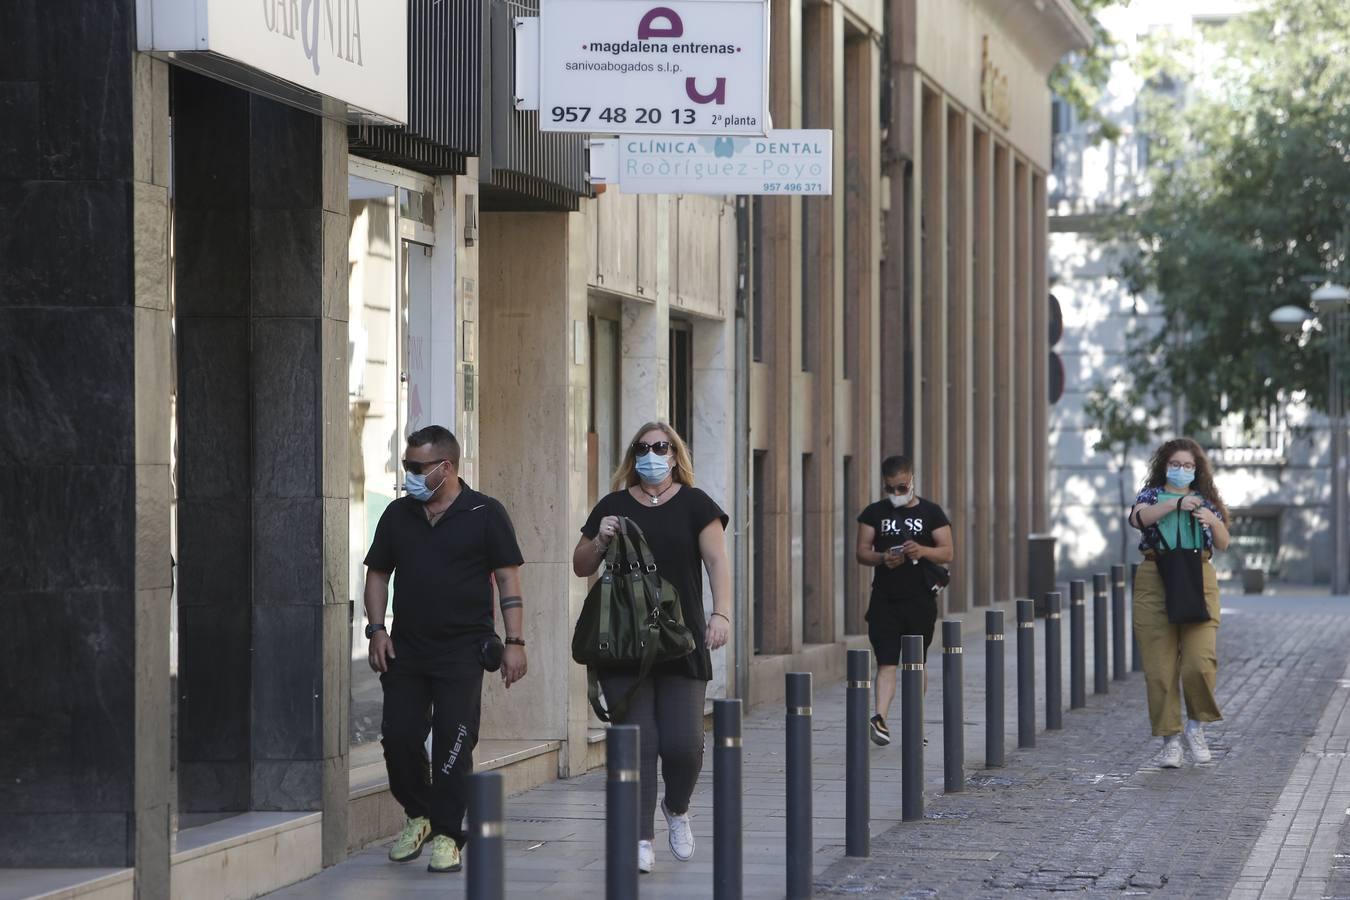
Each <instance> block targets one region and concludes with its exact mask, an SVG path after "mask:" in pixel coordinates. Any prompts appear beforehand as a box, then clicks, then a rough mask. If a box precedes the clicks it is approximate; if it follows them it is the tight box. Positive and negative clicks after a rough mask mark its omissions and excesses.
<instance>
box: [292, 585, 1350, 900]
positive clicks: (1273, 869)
mask: <svg viewBox="0 0 1350 900" xmlns="http://www.w3.org/2000/svg"><path fill="white" fill-rule="evenodd" d="M1089 599H1090V598H1089ZM1225 606H1226V609H1227V608H1230V607H1231V609H1228V611H1226V612H1225V617H1224V623H1223V627H1222V628H1221V629H1220V635H1221V638H1220V699H1221V702H1222V703H1223V705H1224V710H1225V714H1226V716H1227V719H1226V721H1225V722H1223V723H1220V724H1219V725H1218V726H1217V727H1215V728H1212V729H1211V738H1212V740H1211V743H1212V744H1213V746H1214V748H1215V761H1214V762H1213V763H1212V764H1210V765H1208V766H1205V767H1198V768H1184V769H1181V770H1179V771H1160V770H1157V769H1155V768H1153V767H1152V766H1151V765H1150V760H1151V756H1152V754H1153V753H1154V752H1155V750H1156V749H1157V744H1156V742H1155V740H1154V739H1153V738H1152V737H1150V736H1149V734H1148V726H1147V716H1146V713H1145V711H1144V691H1143V676H1142V675H1141V674H1137V673H1136V674H1132V675H1131V676H1130V677H1129V679H1128V680H1127V681H1124V682H1117V681H1112V682H1111V685H1110V688H1111V693H1110V694H1109V695H1107V696H1100V697H1098V696H1094V695H1093V694H1092V693H1091V690H1092V662H1091V650H1092V640H1091V635H1092V631H1091V627H1090V621H1089V628H1088V652H1089V660H1088V664H1087V672H1088V691H1089V694H1088V708H1087V709H1086V710H1079V711H1073V712H1066V713H1065V716H1064V724H1065V728H1064V730H1063V731H1060V732H1053V733H1047V732H1045V731H1043V730H1038V734H1037V747H1036V748H1034V749H1029V750H1016V749H1014V748H1015V745H1016V735H1017V729H1016V710H1017V705H1016V693H1015V685H1016V678H1015V665H1016V642H1015V638H1016V628H1015V622H1014V618H1015V617H1014V616H1013V615H1012V614H1011V613H1009V614H1008V616H1007V620H1008V621H1007V628H1006V633H1007V636H1008V639H1007V640H1006V641H1005V645H1006V665H1007V684H1008V693H1007V698H1006V736H1007V746H1008V753H1007V766H1006V767H1004V768H1002V769H996V770H987V771H986V770H984V769H983V768H982V766H983V752H984V733H983V725H982V722H983V718H984V698H983V684H984V672H983V662H984V653H983V644H984V641H983V630H984V629H983V619H982V617H979V618H976V619H972V620H970V621H968V622H967V625H966V627H965V644H966V652H965V653H964V654H963V659H964V664H965V678H964V684H965V691H964V702H965V718H966V722H967V728H966V736H965V743H966V764H967V765H966V767H967V772H968V773H969V775H970V788H969V790H968V791H967V792H965V793H962V794H954V795H943V794H942V726H941V702H942V691H941V683H942V682H941V664H942V653H941V651H940V645H939V644H937V643H935V646H934V648H933V650H932V652H931V654H930V657H929V664H930V665H929V668H930V673H929V675H930V691H929V695H928V698H927V710H926V725H925V728H926V730H927V734H928V736H929V740H930V746H929V748H928V753H927V758H926V760H925V764H926V766H925V783H926V796H927V818H926V819H925V821H923V822H916V823H904V824H902V823H900V822H899V818H900V787H899V784H900V782H899V761H900V753H899V747H898V745H892V746H891V747H888V748H873V749H872V752H871V761H872V816H873V818H872V834H873V844H872V849H873V855H872V857H871V858H870V859H867V860H843V859H841V857H842V854H843V833H844V829H843V825H844V823H843V815H844V799H843V798H844V782H843V778H844V770H843V750H844V729H843V706H844V704H843V696H844V690H843V686H842V684H833V685H825V684H820V683H817V685H816V692H815V697H814V703H813V707H814V712H815V716H814V721H813V735H812V738H813V763H814V780H815V784H816V791H815V795H814V798H813V803H814V812H815V820H814V827H815V839H816V854H815V860H816V864H815V872H816V890H817V894H818V895H822V896H826V895H849V894H868V895H872V896H878V897H904V896H942V897H986V896H987V897H996V896H1008V895H1009V894H1010V893H1013V892H1018V893H1027V892H1036V891H1056V892H1059V891H1084V892H1091V893H1113V894H1120V893H1121V892H1122V891H1124V892H1125V893H1126V894H1137V895H1143V894H1156V895H1157V896H1196V897H1222V896H1227V895H1228V894H1229V892H1230V890H1232V889H1234V888H1238V887H1239V884H1238V879H1239V876H1241V877H1242V881H1241V885H1240V888H1241V889H1243V890H1246V891H1249V892H1250V891H1252V890H1255V891H1256V893H1255V894H1250V893H1249V894H1248V895H1250V896H1267V897H1270V896H1282V897H1283V896H1293V895H1294V894H1293V891H1294V889H1295V888H1297V887H1298V886H1299V884H1300V882H1302V884H1303V889H1304V891H1305V892H1306V891H1312V890H1320V889H1321V888H1319V887H1318V885H1321V886H1323V887H1326V886H1329V885H1334V884H1335V883H1336V882H1335V880H1334V878H1335V876H1336V874H1337V872H1336V869H1335V865H1334V863H1335V857H1334V854H1332V855H1326V854H1324V853H1322V852H1321V851H1322V850H1323V849H1324V848H1325V846H1326V840H1327V839H1326V837H1325V836H1323V837H1322V838H1321V840H1320V842H1316V841H1312V840H1310V841H1309V842H1308V843H1307V847H1308V848H1309V852H1308V853H1307V854H1305V857H1304V858H1303V859H1302V860H1300V861H1299V862H1300V866H1299V869H1298V872H1297V874H1295V876H1294V877H1293V879H1292V880H1290V879H1289V878H1288V877H1286V876H1287V874H1288V872H1289V871H1290V869H1291V868H1292V866H1293V860H1294V853H1293V851H1294V850H1295V849H1296V848H1301V847H1303V846H1304V845H1303V843H1302V842H1301V841H1302V838H1301V835H1302V834H1303V833H1304V832H1305V830H1306V826H1305V821H1304V820H1300V819H1298V818H1297V815H1298V813H1297V810H1299V809H1302V808H1303V805H1304V804H1305V803H1307V804H1313V803H1315V800H1316V798H1317V797H1318V796H1321V794H1319V792H1320V791H1322V785H1323V784H1324V783H1325V782H1326V781H1327V779H1335V778H1336V777H1337V774H1338V773H1339V774H1341V775H1342V776H1343V775H1344V774H1350V773H1346V772H1345V771H1344V769H1345V768H1350V767H1344V768H1342V769H1338V770H1336V771H1331V770H1330V769H1328V770H1326V771H1324V772H1321V774H1319V773H1318V764H1317V763H1314V764H1313V768H1312V769H1311V770H1309V771H1308V775H1307V778H1308V780H1307V787H1308V789H1305V790H1301V791H1298V788H1297V786H1298V785H1299V784H1300V783H1301V782H1300V781H1299V777H1300V776H1299V775H1298V771H1302V770H1297V771H1296V769H1297V767H1298V766H1299V765H1300V764H1301V765H1302V766H1303V767H1304V768H1306V767H1307V766H1308V765H1309V763H1308V762H1306V761H1305V762H1302V763H1300V760H1302V759H1303V757H1304V755H1305V754H1304V750H1305V745H1309V741H1310V738H1312V739H1314V741H1315V740H1317V739H1318V738H1317V736H1318V735H1319V734H1320V732H1321V731H1323V730H1325V731H1327V735H1326V736H1325V737H1324V738H1322V739H1321V740H1322V745H1321V746H1322V748H1323V750H1322V752H1323V754H1324V755H1323V757H1321V758H1320V759H1322V760H1328V761H1329V760H1337V759H1338V758H1336V757H1330V756H1326V753H1327V752H1328V751H1331V752H1334V749H1333V748H1334V747H1335V746H1337V745H1336V744H1335V740H1338V739H1339V740H1342V743H1341V744H1340V745H1339V746H1340V747H1341V748H1342V749H1343V748H1344V741H1343V739H1341V738H1338V737H1337V736H1338V735H1340V734H1341V733H1342V732H1341V731H1338V730H1337V729H1342V730H1343V729H1344V728H1345V727H1347V725H1350V712H1344V711H1343V712H1341V713H1338V714H1337V715H1335V716H1333V719H1334V721H1333V722H1331V723H1329V724H1328V723H1327V722H1326V716H1324V712H1326V711H1327V710H1328V709H1329V708H1330V705H1329V701H1331V700H1333V699H1336V700H1338V701H1339V703H1340V704H1341V706H1342V708H1344V706H1345V704H1346V702H1347V698H1350V690H1341V689H1340V688H1339V684H1340V680H1341V679H1343V678H1346V677H1350V675H1347V674H1346V659H1347V655H1348V654H1350V615H1347V613H1350V603H1347V602H1346V601H1344V600H1339V599H1338V600H1328V599H1327V598H1325V597H1322V598H1316V597H1299V598H1296V599H1295V598H1288V599H1281V598H1275V597H1263V598H1236V599H1234V600H1230V601H1226V604H1225ZM1088 613H1089V620H1090V618H1091V603H1090V602H1089V604H1088ZM1064 625H1065V632H1066V633H1065V640H1064V648H1065V653H1066V657H1067V651H1068V635H1067V625H1068V618H1067V615H1066V617H1065V619H1064ZM1043 628H1044V623H1043V622H1041V623H1038V627H1037V631H1036V638H1037V664H1038V669H1039V667H1040V666H1041V665H1043V662H1044V652H1043V648H1044V642H1043V641H1044V638H1043ZM1068 672H1069V668H1068V665H1067V659H1066V661H1065V665H1064V674H1065V680H1066V684H1065V687H1064V699H1065V702H1066V703H1067V701H1068V685H1067V679H1068ZM1037 683H1038V685H1040V689H1039V690H1038V700H1039V702H1040V704H1041V706H1040V708H1039V709H1038V719H1037V722H1038V729H1043V727H1044V721H1045V719H1044V709H1043V701H1044V687H1043V683H1042V678H1041V676H1040V674H1039V673H1038V678H1037ZM898 715H899V706H898V702H897V705H896V707H895V708H894V710H893V716H894V717H896V718H897V722H896V724H898ZM1327 715H1331V714H1330V713H1328V714H1327ZM1319 723H1323V725H1325V726H1326V727H1325V728H1323V729H1319ZM897 733H898V729H897ZM744 753H745V756H744V773H745V791H744V793H745V796H744V809H745V829H746V831H745V836H744V848H745V888H746V891H745V896H746V897H765V898H768V897H782V896H783V883H784V882H783V873H784V866H785V859H784V846H783V845H784V831H785V827H784V824H785V823H784V818H783V780H784V768H783V767H784V756H783V732H782V710H781V708H780V707H778V706H777V705H773V706H770V707H767V708H761V709H758V710H756V711H755V712H754V713H753V714H751V715H750V716H748V717H747V719H746V722H745V751H744ZM1338 764H1339V763H1338ZM706 768H707V769H708V770H710V769H711V752H710V751H709V753H708V763H707V767H706ZM1291 777H1292V778H1293V780H1292V781H1291ZM1340 785H1341V787H1342V789H1343V788H1344V786H1345V782H1344V780H1342V781H1341V782H1340ZM711 786H712V779H711V777H710V771H705V773H704V778H703V779H702V781H701V784H700V787H699V790H698V791H697V792H696V793H695V795H694V800H693V805H692V812H693V816H694V828H695V833H696V834H697V836H698V838H699V841H700V843H699V851H698V855H697V856H696V857H695V859H694V861H692V862H690V863H683V864H681V863H678V862H676V861H675V860H674V859H673V858H672V857H671V856H670V854H669V851H668V850H667V849H666V846H665V833H664V831H665V829H664V823H663V822H662V821H661V817H660V816H659V815H658V816H657V820H658V824H657V870H656V872H655V873H654V874H652V875H650V876H644V877H643V878H642V882H641V888H642V896H643V897H649V898H663V897H671V898H673V897H680V898H701V897H708V896H711V868H712V847H711V827H712V809H711V803H712V797H711ZM1290 786H1293V789H1294V790H1296V791H1297V796H1294V795H1290V796H1288V797H1285V794H1286V790H1287V788H1289V787H1290ZM1329 796H1330V794H1327V795H1325V796H1323V800H1325V799H1327V797H1329ZM1282 798H1283V799H1282ZM1336 802H1339V800H1338V801H1336ZM1280 803H1283V806H1282V807H1281V809H1285V810H1288V809H1293V810H1295V812H1294V816H1295V819H1294V820H1293V821H1292V822H1291V823H1290V824H1289V827H1288V828H1286V829H1284V831H1283V832H1282V831H1281V830H1280V829H1279V828H1278V827H1276V826H1272V825H1270V823H1273V822H1275V821H1276V820H1275V819H1273V818H1272V817H1271V813H1272V811H1273V810H1275V809H1276V807H1277V804H1280ZM1333 805H1334V804H1333ZM1347 805H1350V804H1347ZM1308 808H1309V809H1311V808H1312V807H1311V805H1309V806H1308ZM1329 808H1330V805H1329V804H1327V803H1325V802H1323V803H1322V804H1321V806H1320V807H1318V816H1319V817H1321V816H1323V815H1325V814H1326V812H1327V810H1328V809H1329ZM507 815H508V819H509V821H508V825H507V837H508V851H507V854H508V855H507V879H508V895H509V896H511V897H535V896H536V895H538V894H540V893H541V892H547V893H548V894H550V895H551V896H553V897H557V898H573V897H585V896H588V895H591V896H599V895H601V894H602V893H603V884H604V831H603V815H604V773H603V771H600V772H593V773H591V774H588V775H586V776H583V777H580V778H575V779H570V780H568V781H562V782H556V783H553V784H549V785H545V786H543V787H540V788H537V789H535V790H532V791H529V792H527V793H526V794H523V795H521V796H519V797H515V798H511V799H509V800H508V801H507ZM1305 818H1306V816H1305ZM1328 821H1330V819H1328ZM1318 823H1319V824H1322V819H1321V818H1319V819H1318ZM1272 827H1273V828H1274V830H1273V831H1271V830H1270V829H1271V828H1272ZM1267 831H1269V832H1270V833H1269V835H1268V836H1267V835H1266V832H1267ZM1315 833H1316V832H1315ZM1325 833H1326V832H1325V831H1324V832H1322V834H1323V835H1325ZM1332 833H1333V834H1334V832H1332ZM1258 839H1260V841H1259V842H1258ZM1277 839H1278V843H1276V841H1277ZM1270 847H1274V848H1275V849H1276V851H1277V852H1276V857H1275V859H1274V860H1272V864H1271V866H1270V870H1269V872H1268V874H1267V875H1266V876H1261V875H1260V873H1259V871H1258V868H1259V863H1260V861H1261V860H1263V859H1265V858H1266V857H1265V856H1262V852H1263V851H1264V852H1265V853H1266V854H1267V855H1268V854H1269V848H1270ZM385 853H386V848H384V847H377V848H371V849H369V850H366V851H364V852H362V853H359V854H357V855H356V856H354V857H353V858H352V859H350V860H348V861H347V862H345V863H343V864H341V865H339V866H335V867H333V868H331V869H328V870H326V871H325V872H323V873H322V874H320V875H318V876H316V877H315V878H312V879H310V880H309V881H307V882H304V883H302V884H299V885H295V886H293V887H291V888H289V889H287V890H285V891H282V892H279V893H278V894H276V895H274V896H279V897H287V898H320V897H323V898H341V897H363V898H380V897H395V896H399V897H401V896H407V895H412V896H419V895H428V896H429V895H430V894H432V893H435V894H438V895H445V894H447V893H448V894H449V895H451V896H456V895H458V894H459V893H460V892H461V891H462V889H463V882H462V876H456V875H451V876H439V877H438V876H432V875H429V874H428V873H427V872H426V871H425V866H424V865H423V864H421V862H420V861H419V862H414V863H411V864H408V865H406V866H395V865H393V864H390V863H388V862H387V861H386V860H385V858H384V857H385ZM1281 854H1284V855H1283V856H1281ZM1277 876H1278V877H1277ZM1258 878H1260V879H1262V880H1260V881H1259V882H1258ZM1262 890H1264V891H1266V893H1265V894H1261V891H1262ZM1305 895H1307V896H1321V894H1320V893H1314V894H1306V893H1300V894H1299V896H1305Z"/></svg>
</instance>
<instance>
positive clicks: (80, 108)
mask: <svg viewBox="0 0 1350 900" xmlns="http://www.w3.org/2000/svg"><path fill="white" fill-rule="evenodd" d="M37 9H38V16H37V23H38V32H37V34H36V35H34V36H33V38H34V40H36V42H37V44H38V46H39V47H41V48H42V67H43V85H42V125H41V130H40V133H39V141H40V142H41V146H42V156H43V161H42V166H43V172H44V177H46V178H60V179H119V178H120V179H129V178H131V160H132V143H133V141H132V129H133V118H132V114H131V90H132V78H133V72H132V59H133V54H134V52H135V47H136V18H135V11H136V0H103V2H100V3H98V4H97V5H96V6H95V7H89V6H87V5H85V4H82V3H41V4H39V6H38V7H37ZM115 233H116V232H115ZM75 246H78V245H75Z"/></svg>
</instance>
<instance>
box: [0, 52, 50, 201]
mask: <svg viewBox="0 0 1350 900" xmlns="http://www.w3.org/2000/svg"><path fill="white" fill-rule="evenodd" d="M0 27H3V25H0ZM3 42H4V38H0V43H3ZM0 77H2V76H0ZM0 122H4V123H5V127H4V128H0V178H4V179H15V180H21V179H30V178H37V177H38V172H39V165H38V160H39V158H40V157H39V154H38V85H37V83H36V82H32V81H0Z"/></svg>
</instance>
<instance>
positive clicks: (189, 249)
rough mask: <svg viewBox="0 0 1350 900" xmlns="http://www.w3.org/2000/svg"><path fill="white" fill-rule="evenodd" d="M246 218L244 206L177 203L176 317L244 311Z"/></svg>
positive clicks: (246, 294) (247, 264) (246, 298)
mask: <svg viewBox="0 0 1350 900" xmlns="http://www.w3.org/2000/svg"><path fill="white" fill-rule="evenodd" d="M179 183H180V184H181V183H182V181H181V179H180V180H179ZM248 222H249V212H248V210H247V209H245V208H244V207H209V208H200V209H183V208H182V207H181V206H180V207H178V208H177V210H176V212H175V216H174V247H175V254H174V297H175V299H176V302H177V304H178V310H177V312H178V317H179V318H180V319H183V318H188V317H191V316H246V315H248V309H249V302H250V298H249V290H250V286H249V271H250V259H249V224H248Z"/></svg>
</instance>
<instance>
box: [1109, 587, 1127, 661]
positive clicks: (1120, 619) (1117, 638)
mask: <svg viewBox="0 0 1350 900" xmlns="http://www.w3.org/2000/svg"><path fill="white" fill-rule="evenodd" d="M1128 666H1129V663H1128V662H1126V660H1125V567H1124V566H1122V565H1120V564H1119V563H1117V564H1116V565H1114V566H1112V567H1111V671H1112V673H1113V674H1114V675H1115V679H1116V681H1124V680H1125V679H1126V678H1127V677H1128V676H1129V669H1128V668H1127V667H1128Z"/></svg>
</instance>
